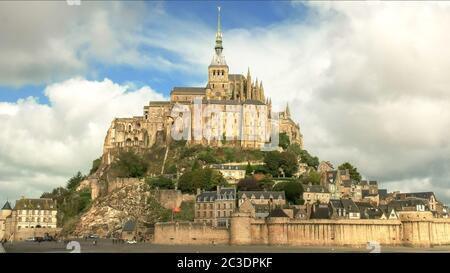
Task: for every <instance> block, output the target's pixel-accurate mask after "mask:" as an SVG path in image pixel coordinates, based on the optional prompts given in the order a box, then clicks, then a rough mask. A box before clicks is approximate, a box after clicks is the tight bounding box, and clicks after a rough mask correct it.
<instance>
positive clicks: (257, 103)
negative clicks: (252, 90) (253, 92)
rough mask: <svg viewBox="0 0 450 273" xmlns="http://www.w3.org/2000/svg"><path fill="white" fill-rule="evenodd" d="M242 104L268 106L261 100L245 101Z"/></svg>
mask: <svg viewBox="0 0 450 273" xmlns="http://www.w3.org/2000/svg"><path fill="white" fill-rule="evenodd" d="M242 104H255V105H266V104H265V103H264V102H262V101H259V100H245V101H244V102H243V103H242Z"/></svg>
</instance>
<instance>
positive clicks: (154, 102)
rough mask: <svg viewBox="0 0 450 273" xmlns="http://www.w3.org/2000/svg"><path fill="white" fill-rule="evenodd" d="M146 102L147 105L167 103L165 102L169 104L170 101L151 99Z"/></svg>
mask: <svg viewBox="0 0 450 273" xmlns="http://www.w3.org/2000/svg"><path fill="white" fill-rule="evenodd" d="M148 104H149V105H167V104H170V101H151V102H149V103H148Z"/></svg>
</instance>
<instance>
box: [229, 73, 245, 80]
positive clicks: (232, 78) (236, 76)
mask: <svg viewBox="0 0 450 273" xmlns="http://www.w3.org/2000/svg"><path fill="white" fill-rule="evenodd" d="M244 78H245V77H244V75H242V74H228V79H229V80H236V79H244Z"/></svg>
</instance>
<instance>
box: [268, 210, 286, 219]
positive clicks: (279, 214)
mask: <svg viewBox="0 0 450 273" xmlns="http://www.w3.org/2000/svg"><path fill="white" fill-rule="evenodd" d="M267 217H271V218H274V217H289V216H288V215H287V214H286V213H285V212H284V211H283V210H282V209H281V208H275V209H274V210H272V211H271V212H270V213H269V216H267Z"/></svg>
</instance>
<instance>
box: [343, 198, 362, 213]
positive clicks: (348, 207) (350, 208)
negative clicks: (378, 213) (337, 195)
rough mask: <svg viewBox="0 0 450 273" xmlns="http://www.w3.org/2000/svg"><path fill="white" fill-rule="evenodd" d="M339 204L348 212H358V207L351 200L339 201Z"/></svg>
mask: <svg viewBox="0 0 450 273" xmlns="http://www.w3.org/2000/svg"><path fill="white" fill-rule="evenodd" d="M341 203H342V205H343V206H344V208H345V209H346V210H347V211H349V212H359V209H358V207H357V206H356V204H355V202H353V200H352V199H341Z"/></svg>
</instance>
